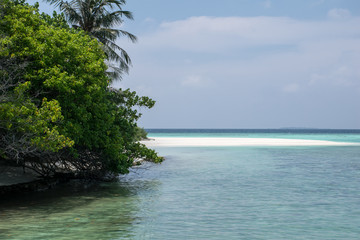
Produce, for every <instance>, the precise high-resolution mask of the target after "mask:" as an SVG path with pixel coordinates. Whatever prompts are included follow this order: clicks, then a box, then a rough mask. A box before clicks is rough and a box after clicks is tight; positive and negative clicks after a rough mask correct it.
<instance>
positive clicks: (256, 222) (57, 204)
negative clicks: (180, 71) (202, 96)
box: [0, 130, 360, 240]
mask: <svg viewBox="0 0 360 240" xmlns="http://www.w3.org/2000/svg"><path fill="white" fill-rule="evenodd" d="M251 131H253V132H251ZM251 131H250V130H247V132H246V131H245V130H242V131H240V130H226V131H223V132H221V131H220V130H216V131H215V130H211V131H209V130H208V131H203V130H202V131H200V130H191V131H189V130H188V131H185V130H176V131H174V130H173V131H169V130H167V131H162V130H161V131H160V130H152V131H150V137H151V136H181V137H184V136H192V137H194V136H195V137H202V136H206V137H209V136H210V137H217V136H219V137H220V136H221V137H224V136H227V137H241V136H246V137H277V138H301V139H319V140H334V141H349V142H351V141H352V142H360V131H358V130H353V131H344V130H341V131H340V130H336V131H335V130H321V131H320V130H316V131H315V130H314V131H310V130H291V131H289V130H276V131H278V132H276V131H275V130H256V131H255V130H251ZM319 131H320V132H319ZM157 151H158V152H159V153H160V154H161V155H163V156H165V157H166V161H165V162H164V163H162V164H161V165H152V164H148V165H145V166H143V167H140V168H136V169H133V170H132V172H131V173H130V174H129V175H126V176H121V177H120V178H119V181H118V182H113V183H101V184H93V185H89V184H83V183H81V182H73V183H70V184H67V185H63V186H60V187H58V188H56V189H53V190H50V191H47V192H41V193H35V194H27V195H26V196H24V197H22V198H19V197H17V198H12V199H1V200H0V239H316V240H322V239H326V240H329V239H360V208H359V206H360V182H359V179H360V148H359V147H357V146H349V147H202V148H197V147H191V148H185V147H182V148H165V147H163V148H158V149H157Z"/></svg>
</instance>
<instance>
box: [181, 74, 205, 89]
mask: <svg viewBox="0 0 360 240" xmlns="http://www.w3.org/2000/svg"><path fill="white" fill-rule="evenodd" d="M207 84H208V80H206V79H205V78H204V77H202V76H200V75H191V76H188V77H186V78H185V79H184V80H183V81H182V82H181V85H182V86H185V87H203V86H206V85H207Z"/></svg>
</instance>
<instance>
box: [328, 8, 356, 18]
mask: <svg viewBox="0 0 360 240" xmlns="http://www.w3.org/2000/svg"><path fill="white" fill-rule="evenodd" d="M328 17H329V18H331V19H335V20H341V19H349V18H350V17H351V12H350V11H349V10H347V9H342V8H334V9H331V10H330V11H329V12H328Z"/></svg>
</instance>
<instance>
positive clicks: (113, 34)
mask: <svg viewBox="0 0 360 240" xmlns="http://www.w3.org/2000/svg"><path fill="white" fill-rule="evenodd" d="M44 1H46V2H48V3H50V4H52V5H55V6H56V7H59V9H60V11H62V12H63V13H64V15H65V17H66V19H67V21H68V22H69V23H70V24H71V25H72V26H73V27H74V28H81V29H83V30H84V31H85V32H87V33H88V34H89V35H90V36H92V37H94V38H96V39H97V40H98V41H99V42H101V43H102V44H103V49H104V52H105V54H106V56H107V59H108V62H112V61H115V62H116V63H117V65H116V67H114V64H112V66H111V67H109V68H111V69H112V71H111V72H113V74H110V75H112V76H113V77H115V78H117V79H120V78H121V77H120V76H121V74H123V73H128V71H129V67H130V66H131V59H130V57H129V55H128V54H127V52H126V51H125V50H124V49H122V48H121V47H120V46H118V45H117V44H116V43H115V41H116V40H117V38H119V37H126V38H128V39H130V41H132V42H136V41H137V38H136V36H135V35H133V34H131V33H129V32H127V31H124V30H120V29H115V28H114V27H116V26H120V25H121V24H122V23H123V21H124V20H123V18H127V19H130V20H132V19H133V15H132V13H131V12H129V11H124V10H123V9H122V7H123V5H125V4H126V0H71V1H70V2H68V1H63V0H44ZM113 9H114V10H115V11H112V10H113Z"/></svg>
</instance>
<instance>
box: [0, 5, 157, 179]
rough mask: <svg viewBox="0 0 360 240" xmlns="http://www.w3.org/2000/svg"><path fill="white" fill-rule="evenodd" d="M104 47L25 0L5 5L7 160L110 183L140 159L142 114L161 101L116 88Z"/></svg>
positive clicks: (147, 153)
mask: <svg viewBox="0 0 360 240" xmlns="http://www.w3.org/2000/svg"><path fill="white" fill-rule="evenodd" d="M107 59H109V55H108V52H107V50H106V48H104V44H103V43H102V42H101V41H98V40H97V39H94V38H93V37H91V36H89V34H88V33H87V32H85V31H83V30H81V29H74V28H71V27H69V26H68V25H67V24H66V22H65V18H64V17H63V15H61V14H54V16H53V17H50V16H48V15H46V14H40V13H39V11H38V9H37V7H36V6H35V7H34V6H29V5H28V4H26V3H24V2H21V1H14V0H0V93H1V97H0V134H1V135H0V136H1V137H0V160H1V161H2V162H6V164H11V165H17V166H23V167H24V168H29V169H32V170H34V171H36V172H38V173H39V174H41V175H42V176H45V177H48V176H54V175H56V174H59V173H66V174H71V175H73V176H76V177H86V178H90V177H93V178H102V177H104V176H107V175H109V174H110V175H116V174H118V173H126V172H128V169H129V168H130V167H131V166H132V165H133V164H134V161H135V160H136V159H145V160H149V161H153V162H161V161H162V158H161V157H159V156H157V154H156V152H155V151H153V150H151V149H148V148H146V147H145V145H143V144H141V143H139V142H138V140H139V131H140V132H141V130H139V128H138V126H137V120H138V119H139V118H140V117H141V113H139V111H138V108H139V107H144V108H151V107H153V106H154V104H155V101H153V100H152V99H150V98H149V97H146V96H138V95H137V94H136V92H134V91H131V90H130V89H126V90H123V89H114V88H112V87H111V85H110V83H111V78H110V77H109V75H108V74H107V70H108V66H107V64H106V61H107Z"/></svg>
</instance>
